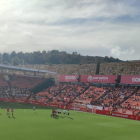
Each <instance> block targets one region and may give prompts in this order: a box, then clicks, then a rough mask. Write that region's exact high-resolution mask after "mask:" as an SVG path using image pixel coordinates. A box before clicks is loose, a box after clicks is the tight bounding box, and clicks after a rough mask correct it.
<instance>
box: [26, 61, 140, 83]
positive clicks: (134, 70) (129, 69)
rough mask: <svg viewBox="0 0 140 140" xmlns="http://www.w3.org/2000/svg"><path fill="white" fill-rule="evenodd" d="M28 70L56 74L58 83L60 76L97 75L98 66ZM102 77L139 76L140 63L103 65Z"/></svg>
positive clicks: (34, 66)
mask: <svg viewBox="0 0 140 140" xmlns="http://www.w3.org/2000/svg"><path fill="white" fill-rule="evenodd" d="M26 67H28V68H34V69H39V70H48V71H52V72H56V73H57V74H56V75H54V74H48V75H51V76H52V77H53V78H54V79H55V81H56V83H58V80H59V76H58V74H64V75H72V74H73V75H86V74H89V75H94V74H96V67H97V64H95V63H93V64H69V65H68V64H63V65H62V64H59V65H56V64H48V65H28V66H26ZM99 74H100V75H139V74H140V61H126V62H114V63H101V64H100V72H99Z"/></svg>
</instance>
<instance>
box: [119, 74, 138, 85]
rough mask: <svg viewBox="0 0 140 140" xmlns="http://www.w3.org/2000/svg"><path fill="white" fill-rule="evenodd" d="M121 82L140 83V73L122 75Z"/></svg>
mask: <svg viewBox="0 0 140 140" xmlns="http://www.w3.org/2000/svg"><path fill="white" fill-rule="evenodd" d="M121 84H140V75H122V76H121Z"/></svg>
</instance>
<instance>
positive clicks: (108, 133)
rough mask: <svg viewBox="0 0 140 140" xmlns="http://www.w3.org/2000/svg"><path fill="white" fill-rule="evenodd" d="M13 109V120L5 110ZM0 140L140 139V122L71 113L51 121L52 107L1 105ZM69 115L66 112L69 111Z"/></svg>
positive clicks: (15, 104) (16, 104) (0, 103)
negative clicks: (34, 109) (34, 108)
mask: <svg viewBox="0 0 140 140" xmlns="http://www.w3.org/2000/svg"><path fill="white" fill-rule="evenodd" d="M8 106H9V108H12V107H14V108H15V110H14V117H12V115H11V114H10V117H8V116H7V110H6V108H7V107H8ZM0 107H1V109H0V114H1V115H0V140H139V139H140V122H139V121H134V120H127V119H122V118H115V117H109V116H102V115H97V114H90V113H83V112H75V111H70V117H69V118H68V116H67V114H66V116H65V117H64V116H63V115H61V116H60V117H58V118H51V117H50V115H51V108H47V107H42V106H36V113H34V112H33V109H32V108H33V105H27V104H18V103H3V102H0ZM66 112H67V110H66Z"/></svg>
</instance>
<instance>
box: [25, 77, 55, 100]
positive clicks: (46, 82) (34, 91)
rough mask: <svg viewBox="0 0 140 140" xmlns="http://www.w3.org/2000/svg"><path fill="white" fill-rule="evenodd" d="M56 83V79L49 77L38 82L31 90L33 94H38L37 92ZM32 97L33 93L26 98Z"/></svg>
mask: <svg viewBox="0 0 140 140" xmlns="http://www.w3.org/2000/svg"><path fill="white" fill-rule="evenodd" d="M54 84H55V81H54V79H53V78H48V79H46V80H44V81H42V82H41V83H39V84H37V85H36V86H34V87H33V88H31V89H30V91H31V93H32V94H37V93H39V92H41V91H42V90H44V89H47V88H48V87H50V86H53V85H54ZM30 97H31V95H29V96H28V97H27V99H26V100H29V99H30Z"/></svg>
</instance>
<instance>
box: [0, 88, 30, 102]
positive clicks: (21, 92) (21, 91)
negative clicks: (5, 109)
mask: <svg viewBox="0 0 140 140" xmlns="http://www.w3.org/2000/svg"><path fill="white" fill-rule="evenodd" d="M30 94H31V93H30V91H29V89H27V88H17V87H12V88H10V87H8V86H2V87H0V98H5V99H10V98H12V96H13V98H14V99H15V98H19V99H21V98H22V99H25V100H26V99H27V97H28V96H29V95H30Z"/></svg>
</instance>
